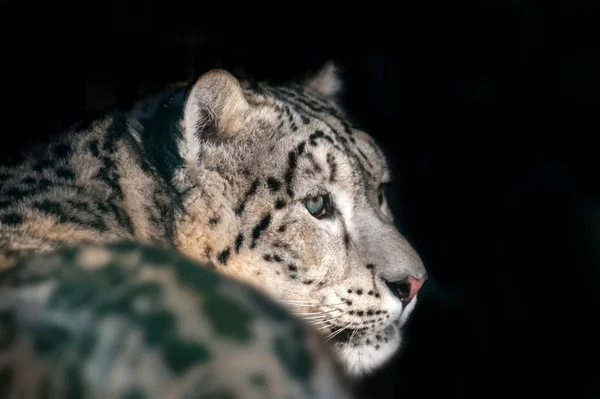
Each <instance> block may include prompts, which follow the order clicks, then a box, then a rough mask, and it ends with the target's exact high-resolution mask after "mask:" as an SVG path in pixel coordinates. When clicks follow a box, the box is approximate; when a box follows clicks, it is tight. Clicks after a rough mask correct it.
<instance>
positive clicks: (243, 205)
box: [235, 179, 260, 216]
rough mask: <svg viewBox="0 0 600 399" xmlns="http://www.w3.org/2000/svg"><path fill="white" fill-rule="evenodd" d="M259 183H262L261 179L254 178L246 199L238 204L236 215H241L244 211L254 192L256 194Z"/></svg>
mask: <svg viewBox="0 0 600 399" xmlns="http://www.w3.org/2000/svg"><path fill="white" fill-rule="evenodd" d="M259 185H260V180H258V179H256V180H254V181H253V182H252V185H251V186H250V189H248V191H247V192H246V194H245V195H244V199H243V200H242V202H241V203H240V204H239V205H238V207H237V209H236V210H235V214H236V215H238V216H240V215H241V214H242V213H243V212H244V209H245V208H246V203H247V202H248V200H249V199H250V198H251V197H252V196H253V195H254V194H256V191H257V190H258V186H259Z"/></svg>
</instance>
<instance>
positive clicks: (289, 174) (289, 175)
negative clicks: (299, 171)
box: [284, 151, 298, 197]
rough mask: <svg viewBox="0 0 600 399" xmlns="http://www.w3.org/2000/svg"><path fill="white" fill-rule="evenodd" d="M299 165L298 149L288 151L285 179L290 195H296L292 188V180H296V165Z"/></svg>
mask: <svg viewBox="0 0 600 399" xmlns="http://www.w3.org/2000/svg"><path fill="white" fill-rule="evenodd" d="M297 166H298V157H297V155H296V151H290V152H289V153H288V167H287V170H286V172H285V176H284V180H285V184H286V186H287V189H286V191H287V194H288V195H289V196H290V197H293V196H294V191H293V190H292V181H293V180H294V173H295V171H296V167H297Z"/></svg>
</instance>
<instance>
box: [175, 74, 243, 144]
mask: <svg viewBox="0 0 600 399" xmlns="http://www.w3.org/2000/svg"><path fill="white" fill-rule="evenodd" d="M249 109H250V105H249V104H248V101H246V98H245V97H244V94H243V92H242V88H241V87H240V83H239V81H238V80H237V79H236V78H235V77H234V76H233V75H232V74H230V73H229V72H227V71H224V70H220V69H215V70H212V71H209V72H206V73H205V74H204V75H202V76H200V78H199V79H198V80H197V81H196V83H195V84H194V86H193V87H192V89H191V91H190V94H189V96H188V98H187V100H186V104H185V110H184V116H183V124H184V129H183V130H184V134H185V136H186V139H187V142H188V144H191V143H197V145H199V144H200V142H203V141H214V140H220V139H227V138H231V137H234V136H235V135H236V134H237V133H239V132H240V131H241V130H242V128H243V126H244V119H245V115H246V114H247V113H248V111H249Z"/></svg>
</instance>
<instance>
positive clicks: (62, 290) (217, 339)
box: [0, 243, 348, 399]
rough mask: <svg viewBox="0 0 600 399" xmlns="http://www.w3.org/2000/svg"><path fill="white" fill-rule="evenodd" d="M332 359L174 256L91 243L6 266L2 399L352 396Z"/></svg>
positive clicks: (261, 301) (0, 340) (262, 304)
mask: <svg viewBox="0 0 600 399" xmlns="http://www.w3.org/2000/svg"><path fill="white" fill-rule="evenodd" d="M328 353H329V349H328V348H327V347H325V346H324V345H323V342H322V340H321V339H320V337H319V336H318V335H317V334H316V333H315V332H313V330H312V329H307V328H306V326H305V325H304V324H303V323H299V322H298V321H297V320H296V319H295V318H293V317H291V316H290V315H289V313H288V312H286V311H285V310H284V309H283V308H281V307H279V306H278V305H276V304H275V303H274V302H272V301H270V300H268V299H267V298H265V297H264V296H263V295H262V294H260V293H259V292H258V291H256V290H254V289H251V288H248V287H247V286H245V285H242V284H240V283H239V282H236V281H232V280H231V279H227V278H225V276H223V275H222V274H220V273H215V272H212V271H210V270H209V269H207V268H205V267H202V266H200V265H198V264H196V263H195V262H193V261H191V260H190V259H188V258H186V257H184V256H182V255H180V254H179V253H177V252H175V251H173V250H168V249H166V250H165V249H160V248H157V247H149V246H144V245H138V244H136V243H115V244H108V245H104V246H100V245H90V244H88V245H82V246H79V247H77V248H63V249H61V250H59V251H57V252H53V253H48V254H45V255H39V256H37V257H34V258H32V259H29V260H27V261H23V262H22V263H19V264H18V265H16V266H15V267H13V268H10V269H7V270H4V271H0V397H2V398H23V399H25V398H39V397H52V398H137V399H142V398H173V399H175V398H240V399H242V398H244V399H245V398H257V399H258V398H307V399H308V398H322V399H330V398H340V399H341V398H348V393H347V390H346V387H345V384H344V383H343V381H342V380H341V379H340V377H339V373H338V370H337V365H336V364H335V363H334V362H333V361H332V360H331V359H332V357H331V356H329V355H328Z"/></svg>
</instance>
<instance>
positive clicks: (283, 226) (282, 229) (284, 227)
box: [277, 224, 287, 233]
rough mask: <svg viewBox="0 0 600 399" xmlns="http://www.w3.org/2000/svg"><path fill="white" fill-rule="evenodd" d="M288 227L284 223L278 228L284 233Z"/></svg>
mask: <svg viewBox="0 0 600 399" xmlns="http://www.w3.org/2000/svg"><path fill="white" fill-rule="evenodd" d="M286 227H287V226H286V225H285V224H282V225H281V226H279V228H278V229H277V231H278V232H280V233H283V232H285V229H286Z"/></svg>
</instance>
